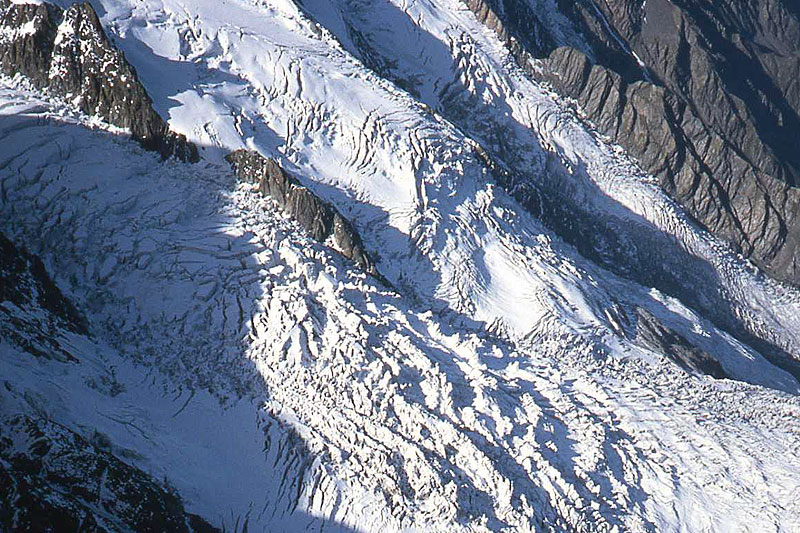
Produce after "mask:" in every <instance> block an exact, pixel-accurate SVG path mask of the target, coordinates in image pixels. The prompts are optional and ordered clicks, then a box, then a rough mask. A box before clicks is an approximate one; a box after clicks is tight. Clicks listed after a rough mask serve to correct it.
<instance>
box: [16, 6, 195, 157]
mask: <svg viewBox="0 0 800 533" xmlns="http://www.w3.org/2000/svg"><path fill="white" fill-rule="evenodd" d="M0 70H2V71H3V72H4V73H5V74H7V75H11V76H13V75H16V74H22V75H23V76H25V77H26V78H27V79H29V80H30V81H31V82H32V83H33V85H34V86H35V87H37V88H39V89H45V90H47V91H49V92H51V93H52V94H54V95H58V96H61V97H63V98H65V99H66V100H68V101H70V102H73V103H74V104H75V105H77V107H79V108H80V109H81V111H83V112H85V113H87V114H90V115H98V116H100V117H102V118H103V119H104V120H106V121H108V122H109V123H111V124H113V125H115V126H119V127H121V128H125V129H128V130H129V131H130V132H131V135H132V136H133V138H134V139H136V140H137V141H138V142H139V143H140V144H141V145H142V146H143V147H144V148H146V149H148V150H152V151H156V152H158V153H160V154H161V156H162V157H164V158H167V157H170V156H174V157H177V158H178V159H181V160H183V161H190V162H194V161H197V160H198V159H199V156H198V153H197V148H196V147H195V146H194V145H193V144H192V143H190V142H188V141H187V140H186V138H185V137H184V136H183V135H180V134H177V133H174V132H172V131H170V130H169V128H168V126H167V124H166V123H165V122H164V120H163V119H162V118H161V117H160V116H159V115H158V113H156V112H155V110H154V109H153V105H152V100H151V99H150V97H149V96H148V95H147V92H146V91H145V89H144V87H143V86H142V84H141V83H140V82H139V80H138V78H137V76H136V71H135V70H134V68H133V67H132V66H131V65H130V64H129V63H128V62H127V61H126V60H125V57H124V56H123V54H122V52H121V51H119V50H118V49H117V48H115V47H114V46H113V45H112V44H111V42H110V41H109V40H108V38H107V36H106V34H105V32H104V31H103V27H102V25H101V24H100V20H99V19H98V17H97V13H96V12H95V11H94V9H93V8H92V6H91V5H90V4H89V3H88V2H84V3H80V4H73V5H72V6H70V7H69V8H68V9H66V10H62V9H61V8H59V7H57V6H55V5H52V4H48V3H41V4H20V3H14V2H12V1H11V0H0Z"/></svg>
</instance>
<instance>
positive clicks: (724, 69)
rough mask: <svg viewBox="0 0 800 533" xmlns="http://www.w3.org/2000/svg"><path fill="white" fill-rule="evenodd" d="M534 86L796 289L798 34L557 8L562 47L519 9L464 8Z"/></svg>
mask: <svg viewBox="0 0 800 533" xmlns="http://www.w3.org/2000/svg"><path fill="white" fill-rule="evenodd" d="M465 4H466V5H467V6H468V7H469V8H470V9H471V10H472V11H473V12H474V13H475V15H476V16H477V17H478V19H479V20H480V21H481V22H483V23H484V24H485V25H486V26H487V27H489V28H491V29H493V30H494V31H495V32H496V33H497V34H498V36H499V37H500V38H501V39H502V40H503V41H504V42H505V43H506V44H507V46H508V47H509V50H510V51H511V52H512V54H513V55H514V57H515V58H516V60H517V62H518V63H519V64H520V65H521V66H522V67H523V68H524V69H526V70H527V72H528V73H529V74H530V75H531V76H533V77H534V78H536V79H538V80H543V81H547V82H549V83H551V84H552V85H553V87H554V88H555V89H556V90H557V91H558V92H560V93H561V94H563V95H565V96H568V97H571V98H574V99H575V100H576V101H577V103H578V104H579V106H580V107H581V108H582V110H583V111H584V112H585V113H586V115H587V117H588V118H589V119H590V120H591V121H592V122H593V123H594V124H595V125H596V126H597V128H598V129H599V130H600V131H601V132H602V133H604V134H605V135H608V136H609V137H610V138H611V139H612V140H613V141H614V142H617V143H619V144H620V145H621V146H623V147H624V148H625V149H626V150H627V151H628V152H629V153H631V154H632V155H633V156H634V157H635V158H636V159H637V161H638V162H639V164H640V165H641V166H642V167H643V169H644V170H646V171H647V172H649V173H651V174H653V175H655V176H656V177H658V178H659V180H660V183H661V186H662V187H663V188H664V189H665V190H666V191H667V193H668V194H670V195H671V196H672V197H673V198H674V199H675V200H677V201H678V202H679V203H680V204H682V205H683V206H684V207H685V208H686V209H687V211H688V212H689V214H691V216H693V217H694V218H695V219H696V220H697V221H698V222H699V223H700V224H702V225H703V226H704V227H706V228H707V229H708V230H709V231H711V232H712V233H714V234H715V235H717V236H719V237H722V238H723V239H725V240H726V241H728V242H729V243H731V244H732V245H733V246H734V247H735V248H736V249H737V250H738V251H739V252H741V253H742V254H743V255H744V256H745V257H748V258H749V259H751V260H752V261H753V262H755V263H756V264H757V265H758V266H760V267H761V268H762V269H763V270H764V271H766V272H767V273H768V274H770V275H771V276H773V277H774V278H776V279H779V280H783V281H788V282H791V283H794V284H797V283H800V246H798V245H799V244H800V243H799V242H798V235H800V218H798V209H799V208H800V190H798V189H797V188H796V187H795V185H796V183H797V182H798V180H797V168H798V165H797V156H796V154H794V153H793V151H792V148H791V146H790V145H791V141H790V139H792V138H793V132H796V131H798V124H800V122H798V118H797V117H798V115H797V110H798V106H800V98H798V90H797V84H796V82H795V81H792V79H791V78H792V76H789V75H787V72H796V71H797V66H798V61H800V57H798V54H797V52H796V46H795V45H793V43H796V42H797V35H798V32H799V31H800V23H799V22H798V18H797V14H796V13H795V12H794V11H793V10H792V9H791V8H790V7H789V6H787V5H784V4H783V3H782V2H779V1H777V0H773V1H770V2H767V3H766V4H764V5H762V6H760V7H758V8H752V7H748V6H745V5H744V4H743V3H734V4H733V5H731V6H714V7H709V6H706V5H702V6H701V5H695V3H693V2H681V3H677V4H671V3H667V2H664V1H661V0H658V1H653V2H646V3H644V5H640V4H641V3H640V2H627V1H618V2H607V3H606V4H604V5H603V6H602V7H601V6H599V5H597V4H595V3H594V2H592V1H587V2H576V3H566V2H559V3H558V8H559V11H560V12H561V13H562V14H563V15H565V16H566V17H567V18H568V20H570V21H571V23H572V26H573V28H572V30H573V31H574V33H575V35H577V36H578V38H575V39H573V40H574V41H576V42H575V43H570V46H560V45H562V44H564V39H563V38H561V39H559V36H557V35H555V34H554V32H553V31H552V29H551V28H548V26H547V24H546V23H545V22H544V21H543V20H542V19H541V11H543V10H544V8H543V9H542V10H539V11H537V10H535V9H533V7H532V6H531V4H530V3H527V2H521V1H518V0H498V1H494V0H486V1H484V0H465Z"/></svg>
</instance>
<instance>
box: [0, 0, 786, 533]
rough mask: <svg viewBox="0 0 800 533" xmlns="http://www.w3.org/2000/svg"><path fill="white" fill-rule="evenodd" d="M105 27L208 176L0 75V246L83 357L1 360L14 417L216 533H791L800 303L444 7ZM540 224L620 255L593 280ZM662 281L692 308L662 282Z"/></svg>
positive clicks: (113, 15)
mask: <svg viewBox="0 0 800 533" xmlns="http://www.w3.org/2000/svg"><path fill="white" fill-rule="evenodd" d="M59 3H60V4H62V5H64V4H65V3H66V2H59ZM92 3H93V5H94V6H95V8H96V9H97V11H98V13H100V14H101V18H102V21H103V24H104V26H105V27H106V30H107V31H108V33H109V36H110V37H112V39H113V40H114V41H115V42H116V44H117V45H118V46H119V47H120V48H121V49H122V50H123V51H124V52H125V55H126V57H127V59H128V60H129V61H130V62H131V63H132V64H133V65H134V66H135V67H136V69H137V72H138V74H139V76H140V78H141V79H142V82H143V84H144V86H145V87H146V88H147V89H148V91H149V93H150V94H151V95H152V97H153V99H154V102H155V106H156V109H157V111H159V112H160V113H161V114H162V115H163V116H164V117H168V118H169V124H170V127H171V128H172V129H173V130H175V131H177V132H178V133H183V134H185V135H186V136H187V137H188V138H189V140H191V141H193V142H195V143H197V144H198V146H200V147H201V155H202V157H203V160H202V161H201V162H200V163H198V164H196V165H187V164H182V163H178V162H175V161H167V162H161V161H160V160H159V159H158V157H157V156H155V155H153V154H150V153H147V152H144V151H143V150H141V149H140V148H139V147H138V146H136V145H135V144H133V143H131V142H130V141H129V140H128V139H127V138H126V137H125V136H124V135H122V134H120V132H119V131H117V130H115V129H114V128H109V127H106V126H105V125H103V124H102V123H101V122H99V121H98V120H97V119H96V118H93V117H85V116H81V115H79V114H77V113H75V112H74V111H73V110H72V109H71V107H70V106H69V105H68V104H66V103H64V102H63V101H60V100H58V99H55V98H51V97H48V96H47V95H42V94H37V93H35V92H33V91H31V90H29V89H26V88H25V84H24V83H23V82H22V80H20V79H18V78H17V79H7V78H4V79H2V80H0V81H1V82H2V83H0V179H1V180H2V181H0V230H1V231H2V232H3V233H4V234H6V235H7V236H8V237H9V238H11V239H12V240H14V241H15V242H18V243H21V244H24V245H25V246H26V247H28V249H29V250H30V251H31V252H32V253H34V254H36V255H38V256H39V257H41V259H42V260H43V261H44V264H45V265H46V267H47V271H48V272H49V273H50V275H51V276H52V277H53V278H54V280H55V281H56V283H57V284H58V285H59V287H60V288H61V290H62V291H63V292H64V294H65V295H66V296H67V297H68V298H69V299H70V300H71V301H72V302H75V303H76V305H77V306H78V307H79V308H80V310H81V312H83V313H84V314H85V316H86V318H87V320H88V323H89V331H90V333H89V334H88V335H86V336H83V335H78V334H74V333H69V332H65V333H64V334H63V335H62V336H60V337H59V338H58V339H56V342H57V343H58V345H59V346H60V348H61V349H62V350H64V351H66V352H67V353H69V354H71V355H72V356H74V357H75V358H76V359H77V360H78V363H76V364H73V363H64V362H59V361H56V360H46V359H42V358H34V357H33V356H32V355H31V354H29V353H26V352H24V351H23V350H22V349H20V348H19V347H17V346H16V345H14V344H13V343H11V342H6V341H5V340H3V341H1V342H0V357H2V360H3V364H2V366H0V379H1V380H2V381H3V383H4V384H5V387H3V388H0V416H2V417H6V416H10V415H12V414H14V413H20V412H24V413H33V414H36V415H38V416H44V417H46V418H48V419H50V420H52V421H54V422H56V423H57V424H60V425H63V426H65V427H68V428H70V429H71V430H73V431H76V432H77V433H79V434H83V435H91V434H92V432H99V433H102V434H103V435H107V436H108V438H109V439H110V441H111V442H112V443H113V450H114V452H115V454H117V455H119V456H122V457H124V458H125V460H126V461H128V462H130V463H131V464H133V465H135V466H137V467H138V468H141V469H142V470H144V471H145V472H148V473H151V474H153V477H155V478H156V479H159V480H160V479H164V480H165V481H166V482H167V483H168V484H169V485H170V486H173V487H175V489H176V490H177V492H178V493H179V494H180V496H181V498H182V499H183V500H184V502H185V504H186V506H187V509H188V510H189V511H190V512H192V513H196V514H198V515H200V516H202V517H203V518H205V519H206V520H208V521H209V522H211V523H212V524H214V525H215V526H218V527H224V528H226V529H228V530H230V529H233V530H238V529H241V528H242V525H243V524H244V523H245V522H246V524H247V528H248V530H250V531H262V530H263V531H297V530H305V529H308V530H313V531H337V530H338V531H351V530H352V531H382V530H383V531H459V530H464V531H500V530H507V531H549V530H554V531H586V532H590V531H591V532H594V531H619V532H621V531H637V532H638V531H692V532H694V531H752V532H766V531H797V530H800V453H799V452H800V426H798V424H797V420H798V416H800V400H798V393H800V383H798V380H797V378H796V377H795V376H793V375H792V373H791V372H790V371H789V370H787V365H785V364H782V363H781V361H780V357H791V356H797V355H798V354H800V294H798V292H797V291H796V290H794V289H791V288H789V287H786V286H783V285H779V284H777V283H774V282H771V281H769V280H766V279H764V278H763V276H761V275H760V274H758V273H757V272H756V271H755V269H754V268H753V267H752V266H750V265H748V264H746V263H745V262H743V261H742V259H741V258H739V257H738V256H736V255H735V254H734V253H733V252H731V251H730V250H729V249H728V247H726V246H725V245H723V244H721V243H719V242H717V241H715V240H714V239H713V238H712V237H710V236H709V235H708V234H706V233H705V232H703V231H702V230H700V229H699V228H697V227H696V226H695V225H694V224H693V223H692V222H691V221H690V220H689V219H688V217H686V215H684V214H683V213H682V211H681V210H680V208H679V207H678V206H677V205H676V204H674V203H673V202H671V201H670V200H669V199H668V198H667V197H666V195H665V194H663V193H662V192H661V191H660V190H659V189H658V188H657V187H656V185H655V181H654V180H653V179H652V178H651V177H649V176H647V175H644V174H643V173H642V172H641V170H639V169H638V168H637V167H636V166H635V165H634V164H633V163H632V162H631V161H630V160H629V159H628V158H627V157H626V156H625V154H624V153H622V151H621V150H620V149H619V148H618V147H615V146H610V145H609V144H608V143H606V142H605V140H604V139H602V138H600V137H599V136H598V135H597V134H596V133H595V132H594V131H593V129H592V128H591V125H590V124H588V123H587V122H586V121H585V120H583V119H582V118H581V114H580V110H577V109H575V106H574V104H573V103H571V102H565V101H561V100H559V99H558V98H557V97H556V96H554V95H553V94H552V93H551V92H550V91H548V89H547V87H543V86H541V85H539V84H538V83H536V82H535V81H533V80H531V79H530V78H529V77H528V76H526V75H525V74H524V73H523V72H521V71H520V70H519V69H518V68H517V67H516V66H515V65H514V64H513V62H512V61H511V60H510V58H509V57H508V55H507V53H506V51H505V50H504V49H503V47H502V44H501V43H500V42H499V41H498V40H497V38H496V37H495V36H494V34H493V33H492V32H491V31H490V30H488V29H486V28H484V27H483V26H481V25H480V23H479V22H478V21H477V20H475V18H474V15H473V14H472V13H471V12H470V11H469V10H468V9H467V8H466V7H464V5H463V4H462V3H461V2H460V1H458V0H416V1H406V0H396V1H389V0H375V1H369V0H361V1H359V0H330V1H326V0H305V1H303V2H300V1H298V2H297V3H294V2H292V1H291V0H224V1H221V0H98V1H94V2H92ZM539 3H540V4H541V5H542V8H543V9H548V8H549V3H548V2H539ZM553 17H554V19H553V20H557V17H556V15H555V14H554V15H553ZM565 39H567V40H575V39H577V37H576V36H565ZM239 148H248V149H253V150H257V151H259V152H261V153H262V154H264V155H266V156H270V157H276V158H277V159H278V160H279V161H280V162H281V164H282V165H283V166H284V167H285V168H286V169H287V170H289V171H290V172H292V173H294V174H295V175H296V176H297V177H298V179H300V180H301V181H302V182H303V184H305V185H306V186H307V187H309V188H310V189H312V190H313V191H314V192H315V193H316V194H317V195H319V196H320V197H322V198H324V199H325V200H327V201H330V202H331V203H332V204H334V205H335V206H336V207H337V209H338V210H339V211H340V212H341V213H342V214H343V215H344V216H346V217H348V218H349V219H350V220H351V221H352V222H353V224H354V226H355V227H356V228H357V229H358V230H359V232H360V233H361V236H362V238H363V240H364V243H365V245H366V248H367V250H368V252H369V253H370V254H372V255H373V256H374V257H375V258H376V264H377V268H378V270H379V271H380V272H381V274H382V275H383V276H385V277H386V278H387V279H388V280H389V282H390V283H391V285H392V286H391V287H387V286H384V285H382V284H381V283H380V282H379V281H377V280H375V279H373V278H371V277H369V276H367V275H365V274H364V273H362V272H361V271H359V270H358V269H357V268H356V267H355V266H354V265H352V264H349V263H348V262H347V261H346V260H345V259H344V258H342V257H341V256H339V255H338V254H336V253H335V252H333V251H332V250H330V249H329V248H327V247H326V246H324V245H323V244H320V243H316V242H314V241H313V240H311V239H310V238H309V237H307V236H306V235H304V233H303V232H302V231H301V230H300V229H299V227H298V226H297V225H296V224H295V223H294V222H293V221H291V220H289V219H288V218H287V217H285V216H284V215H282V214H281V212H280V211H279V210H277V209H275V206H274V205H273V204H272V203H271V201H270V200H269V199H263V198H261V197H260V196H259V195H258V194H257V192H256V191H254V190H253V189H252V187H251V186H250V185H246V184H242V183H238V182H237V181H236V180H235V178H234V177H233V174H232V172H231V171H230V169H229V167H228V166H227V164H225V163H224V161H223V156H224V155H225V154H226V153H228V152H229V151H231V150H235V149H239ZM498 169H501V170H506V171H509V172H511V173H512V174H514V176H515V177H514V178H513V179H509V181H507V182H503V183H501V182H500V181H501V179H500V178H498V176H508V175H510V174H509V172H506V173H505V174H503V173H502V172H500V171H498ZM522 189H525V190H527V191H528V192H529V195H530V197H531V198H533V199H535V200H536V201H538V202H541V203H542V206H543V207H542V208H541V209H540V211H539V213H536V212H533V211H532V210H531V208H530V206H529V205H523V203H524V202H521V201H520V199H519V197H518V195H516V194H515V191H519V190H522ZM556 199H557V200H558V201H560V202H563V205H564V206H567V208H568V209H569V210H570V211H571V212H572V213H573V214H574V217H575V224H584V223H586V224H590V225H591V224H596V229H597V234H598V237H597V238H598V242H600V241H602V240H603V239H604V238H606V237H604V235H607V234H609V232H611V233H614V236H615V238H617V239H618V241H615V242H619V243H621V244H620V246H619V248H620V249H622V250H623V252H619V250H610V251H609V252H608V256H607V257H606V259H607V260H608V261H604V257H603V254H602V253H600V252H598V251H597V250H600V249H601V248H602V247H601V246H600V245H598V247H597V248H596V249H595V251H594V252H593V253H596V254H597V255H598V256H597V257H593V256H591V254H587V253H584V254H582V253H579V251H578V245H576V244H575V243H573V242H571V241H570V235H568V234H567V233H568V232H567V231H566V230H565V229H564V228H565V227H567V226H566V225H565V224H564V221H563V220H557V219H556V217H554V216H553V215H552V213H553V211H552V209H550V207H548V205H549V204H548V202H550V203H551V204H552V203H554V202H556ZM534 203H535V202H534ZM547 213H551V215H547ZM603 242H605V241H603ZM609 242H611V241H609ZM614 254H618V255H614ZM620 254H621V255H620ZM587 256H588V257H587ZM623 256H624V257H623ZM619 261H622V262H621V263H620V262H619ZM624 261H629V262H628V263H625V262H624ZM606 262H617V264H619V265H621V266H620V267H619V268H617V269H613V271H612V270H611V269H609V268H607V267H608V265H607V264H606ZM656 263H658V264H659V265H661V266H659V267H656V266H653V268H664V269H674V272H672V274H674V275H675V277H676V278H677V279H681V280H683V281H684V282H685V284H684V286H683V287H682V288H676V289H675V290H670V287H669V286H667V285H666V284H665V286H664V287H660V288H651V286H655V285H648V284H647V283H646V281H647V278H646V275H647V274H648V272H643V271H642V269H644V268H645V267H647V266H648V265H651V266H652V265H655V264H656ZM664 265H666V266H664ZM637 269H638V270H637ZM645 270H646V269H645ZM659 276H661V274H658V275H655V276H654V277H656V278H658V277H659ZM661 277H663V276H661ZM4 305H6V304H4ZM8 305H9V306H11V305H13V304H8ZM9 309H11V308H10V307H9ZM9 312H15V311H14V310H13V309H11V310H10V311H9ZM3 316H5V315H0V319H3ZM647 328H650V329H647ZM647 331H650V332H653V331H656V332H658V333H659V334H661V335H662V336H664V337H665V338H669V339H672V340H671V341H670V342H668V343H666V344H665V345H658V344H653V342H652V341H651V340H648V339H649V337H648V335H647ZM748 335H749V336H751V337H755V336H757V337H760V338H761V339H763V340H764V341H765V342H764V343H763V344H761V345H759V346H765V347H767V348H766V349H763V350H762V348H760V347H755V348H754V347H753V345H752V343H748V342H747V339H749V338H751V337H748ZM764 350H767V351H769V353H765V351H764ZM676 352H678V353H689V352H690V353H692V354H695V355H696V356H697V357H701V358H704V359H702V361H704V364H705V365H706V366H707V367H713V368H717V367H718V368H720V369H721V372H723V373H724V375H726V376H728V378H727V379H715V378H713V377H711V376H709V375H705V374H704V373H703V372H702V366H703V365H700V367H697V366H692V364H688V363H687V362H686V361H684V360H681V359H680V357H678V356H675V353H676ZM698 354H700V355H698ZM775 354H788V355H784V356H780V355H775ZM776 358H777V359H776ZM776 361H777V364H775V363H776ZM714 365H718V366H714Z"/></svg>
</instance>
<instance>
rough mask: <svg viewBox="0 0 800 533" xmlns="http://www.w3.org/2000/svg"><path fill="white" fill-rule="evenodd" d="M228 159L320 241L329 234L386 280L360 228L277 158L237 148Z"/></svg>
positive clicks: (344, 250)
mask: <svg viewBox="0 0 800 533" xmlns="http://www.w3.org/2000/svg"><path fill="white" fill-rule="evenodd" d="M226 159H227V160H228V162H230V163H231V165H232V166H233V168H234V170H235V171H236V174H237V176H239V178H241V179H243V180H246V181H248V182H250V183H256V184H258V189H259V191H260V192H261V194H262V195H263V196H269V197H271V198H272V199H273V200H275V202H276V203H277V204H278V205H279V206H280V207H281V209H283V210H284V211H286V212H287V213H289V214H290V215H291V216H292V217H293V218H294V219H295V220H297V222H298V223H299V224H300V225H301V226H302V227H303V228H304V229H305V230H306V231H308V232H309V233H310V234H311V236H312V237H313V238H314V239H315V240H317V241H320V242H325V241H326V240H328V239H329V238H331V239H333V244H334V247H335V248H336V250H338V251H339V252H340V253H341V254H342V255H343V256H345V257H346V258H348V259H350V260H352V261H353V262H355V263H356V264H357V265H358V266H359V267H361V268H362V269H364V271H365V272H367V273H368V274H370V275H372V276H375V277H377V278H378V279H381V280H382V281H383V278H382V276H381V275H380V274H379V273H378V271H377V269H376V268H375V265H374V263H373V262H372V259H370V257H369V256H368V255H367V253H366V251H365V250H364V245H363V244H362V242H361V238H360V237H359V235H358V232H357V231H356V229H355V228H354V227H353V226H352V224H350V222H349V221H348V220H347V219H345V218H344V217H343V216H342V215H341V214H340V213H339V212H338V211H337V210H336V208H334V207H333V206H332V205H330V204H328V203H327V202H325V201H323V200H321V199H320V198H318V197H317V196H316V195H315V194H314V193H313V192H311V191H310V190H308V189H307V188H305V187H303V185H302V184H301V183H300V182H299V181H298V180H297V179H296V178H294V177H293V176H291V175H289V174H288V173H287V172H286V171H285V170H283V168H281V166H280V165H279V164H278V162H277V161H275V160H274V159H267V158H265V157H263V156H261V155H260V154H258V153H257V152H252V151H248V150H237V151H236V152H233V153H231V154H229V155H228V156H227V157H226Z"/></svg>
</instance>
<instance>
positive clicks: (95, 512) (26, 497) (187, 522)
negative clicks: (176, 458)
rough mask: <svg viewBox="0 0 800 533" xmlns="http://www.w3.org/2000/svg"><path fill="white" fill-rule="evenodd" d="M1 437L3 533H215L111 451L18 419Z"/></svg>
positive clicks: (6, 423)
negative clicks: (174, 532)
mask: <svg viewBox="0 0 800 533" xmlns="http://www.w3.org/2000/svg"><path fill="white" fill-rule="evenodd" d="M0 427H2V433H0V528H2V529H3V531H91V532H104V531H181V532H190V531H197V532H210V531H216V530H215V528H213V527H212V526H211V525H209V524H208V523H207V522H205V521H204V520H203V519H202V518H200V517H198V516H195V515H192V514H189V513H187V512H186V511H185V510H184V508H183V504H182V503H181V500H180V498H178V496H176V495H175V494H174V493H173V492H171V491H169V490H168V489H167V488H165V487H164V486H162V485H161V484H159V483H157V482H156V481H155V480H153V479H152V478H151V477H150V476H148V475H147V474H145V473H144V472H142V471H141V470H138V469H136V468H134V467H132V466H129V465H127V464H126V463H124V462H122V461H121V460H120V459H118V458H117V457H115V456H114V455H113V454H112V453H110V451H109V450H110V443H109V442H108V439H107V438H105V437H104V436H103V435H99V434H95V438H94V439H92V440H93V442H90V441H88V440H86V439H84V438H82V437H80V436H79V435H77V434H75V433H73V432H72V431H69V430H67V429H65V428H63V427H61V426H59V425H57V424H55V423H53V422H50V421H47V420H44V419H34V418H31V417H28V416H24V415H15V416H12V417H8V418H6V419H5V420H3V421H2V426H0Z"/></svg>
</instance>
